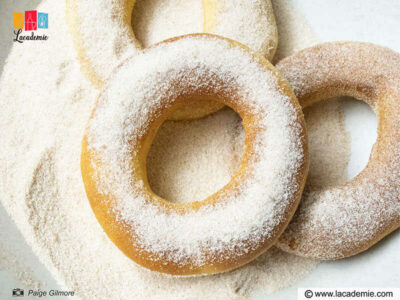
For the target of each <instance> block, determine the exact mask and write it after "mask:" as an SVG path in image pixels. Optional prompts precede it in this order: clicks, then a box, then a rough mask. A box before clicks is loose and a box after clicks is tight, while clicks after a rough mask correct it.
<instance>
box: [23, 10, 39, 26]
mask: <svg viewBox="0 0 400 300" xmlns="http://www.w3.org/2000/svg"><path fill="white" fill-rule="evenodd" d="M28 30H37V11H36V10H27V11H25V31H28Z"/></svg>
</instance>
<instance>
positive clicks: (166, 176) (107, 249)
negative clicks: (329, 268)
mask: <svg viewBox="0 0 400 300" xmlns="http://www.w3.org/2000/svg"><path fill="white" fill-rule="evenodd" d="M38 9H39V10H42V11H45V12H48V13H49V15H50V18H51V26H50V29H49V30H48V35H49V36H50V38H49V40H48V41H46V42H25V43H23V44H17V45H14V46H13V49H12V51H11V52H10V54H9V56H8V60H7V64H6V66H5V68H4V71H3V74H2V77H1V80H0V101H1V110H0V128H1V130H0V140H1V141H2V147H1V148H0V165H1V166H2V167H1V173H0V176H1V177H0V180H1V181H0V195H1V201H2V204H3V205H4V207H5V208H6V210H7V212H8V213H9V214H10V215H11V217H12V219H13V220H14V221H15V223H16V224H17V226H18V228H19V229H20V231H21V233H22V234H23V236H24V237H25V239H26V241H27V243H28V244H29V245H30V246H31V247H32V248H33V250H34V251H35V252H36V254H37V255H38V257H39V258H40V260H41V261H42V262H43V263H44V264H45V265H46V267H47V268H48V269H49V270H50V272H51V273H52V274H53V275H54V277H55V278H56V280H57V281H58V283H59V284H60V285H61V286H62V287H65V288H69V289H73V290H75V291H76V293H77V294H78V295H79V297H81V298H82V299H127V298H129V299H132V298H133V299H149V298H151V299H160V298H162V299H166V298H167V299H169V298H170V299H177V298H179V299H196V298H197V299H232V298H240V297H241V296H243V297H245V296H247V295H249V294H251V292H252V291H253V290H255V289H261V290H263V292H264V293H272V292H274V291H276V290H278V289H281V288H283V287H287V286H290V285H291V284H293V283H294V282H296V281H297V280H299V279H300V278H302V277H304V276H306V275H307V274H308V273H309V272H311V271H312V270H313V268H314V267H315V266H316V265H317V262H315V261H312V260H308V259H303V258H299V257H296V256H293V255H289V254H286V253H283V252H281V251H279V250H276V249H272V250H271V251H269V252H268V253H266V254H264V255H263V256H261V257H260V258H259V259H257V260H256V261H254V262H252V263H250V264H249V265H247V266H245V267H242V268H240V269H238V270H235V271H233V272H229V273H226V274H220V275H215V276H208V277H199V278H183V279H182V278H172V277H168V276H164V275H160V274H156V273H151V272H149V271H146V270H143V269H141V268H138V267H137V266H136V265H134V263H133V262H132V261H131V260H129V259H128V258H126V257H125V256H124V255H123V254H122V253H121V252H120V251H119V250H118V249H117V248H116V247H115V245H114V244H113V243H112V242H111V241H110V240H109V239H108V238H107V236H106V235H105V234H104V233H103V231H102V229H101V227H100V225H99V224H98V222H97V221H96V219H95V218H94V215H93V213H92V211H91V208H90V206H89V203H88V201H87V198H86V195H85V193H84V189H83V184H82V179H81V174H80V167H79V162H80V143H81V138H82V136H83V131H84V128H85V126H86V122H87V119H88V116H89V114H90V112H91V109H92V105H93V103H94V100H95V97H96V94H97V91H96V90H95V89H94V88H93V87H92V86H91V85H90V83H89V82H88V81H86V80H85V79H84V77H83V75H81V73H80V69H79V63H78V61H77V60H76V59H75V51H74V49H73V47H72V43H71V41H70V36H69V34H68V32H67V29H66V25H65V21H64V20H65V16H64V2H63V1H51V0H47V1H43V2H42V4H41V5H39V7H38ZM274 9H275V13H276V17H277V22H278V25H279V31H280V32H279V33H280V46H279V47H280V48H279V49H280V50H279V51H280V52H278V54H277V56H278V57H283V56H285V55H288V54H290V53H291V52H292V51H293V50H294V49H300V48H303V47H305V46H308V45H310V44H312V43H314V42H315V40H316V39H315V37H314V36H313V35H312V34H311V31H310V29H309V28H308V27H307V26H306V25H305V23H304V20H303V18H302V17H301V16H299V15H298V14H296V13H294V12H293V9H292V8H291V6H289V5H288V4H286V2H285V1H284V0H276V1H274ZM7 13H11V11H10V12H7ZM188 15H189V17H190V16H191V15H190V13H189V14H188ZM288 18H290V20H289V19H288ZM193 22H194V23H196V22H200V20H194V19H193ZM196 26H198V24H195V25H194V28H196ZM10 27H11V25H10ZM299 29H304V30H301V31H299ZM294 35H297V37H298V38H296V39H295V41H296V44H293V43H289V42H288V40H289V39H292V37H293V36H294ZM282 53H283V54H282ZM326 109H329V111H328V112H326V114H327V115H328V116H330V119H329V120H324V119H323V118H321V122H329V123H332V124H333V125H332V126H328V125H326V127H327V131H326V132H324V134H325V135H327V134H328V133H330V134H333V131H335V133H336V134H337V136H338V138H337V143H338V147H340V148H346V147H347V139H346V137H345V136H344V135H343V133H342V127H341V125H340V120H341V119H340V118H341V115H340V110H339V106H338V104H336V105H334V104H333V105H331V106H329V107H323V106H320V107H318V108H315V111H314V108H311V110H310V112H309V118H310V119H311V118H312V117H313V116H315V115H318V114H320V113H321V112H324V111H326ZM326 124H328V123H326ZM318 125H319V123H317V124H311V128H310V132H309V135H310V140H311V146H312V147H313V142H312V141H313V139H315V138H316V135H320V134H322V133H321V132H320V131H317V130H315V129H316V128H319V126H318ZM242 141H243V132H242V127H241V124H240V119H239V118H238V116H237V115H236V114H235V113H234V112H233V111H231V110H229V109H227V108H225V109H223V110H221V111H220V112H218V113H216V114H214V115H212V116H209V117H207V118H204V119H201V120H197V121H194V122H180V123H178V122H166V123H165V124H164V125H163V126H162V128H161V130H160V131H159V133H158V136H157V138H156V140H155V142H154V144H153V147H152V149H151V152H150V155H149V159H148V170H149V177H150V178H149V179H150V182H151V185H152V187H153V189H154V191H155V192H156V193H158V194H159V195H161V196H163V197H165V198H167V199H169V198H175V199H178V200H179V199H183V196H184V195H185V198H189V199H190V198H193V199H199V198H203V197H205V196H207V195H209V194H211V193H213V192H215V191H216V190H218V189H219V188H220V187H222V186H223V185H224V184H225V183H226V182H227V181H229V179H230V176H232V174H233V173H234V171H235V170H236V168H237V166H238V161H239V159H238V158H239V156H240V153H241V149H242V145H243V144H242ZM339 145H341V146H339ZM321 147H322V148H321ZM326 147H329V145H327V144H319V146H318V147H317V149H313V148H311V153H310V157H311V159H313V157H314V155H315V151H318V152H320V153H323V151H324V149H326ZM340 161H343V158H342V157H339V156H333V157H329V160H328V161H324V164H323V166H321V165H315V164H314V165H313V164H312V167H314V166H315V168H313V169H312V170H311V174H317V173H318V174H320V173H321V172H320V170H323V169H325V168H326V166H327V165H328V166H333V168H331V169H332V170H333V173H335V174H337V175H338V176H337V178H344V177H341V176H345V171H346V170H345V164H339V163H338V162H340ZM335 166H336V167H335ZM342 167H344V168H343V169H341V168H342ZM322 173H323V172H322ZM171 174H173V176H170V175H171ZM313 177H314V176H312V177H311V178H313ZM10 255H11V254H10V253H8V254H7V255H1V256H0V257H3V256H5V257H8V256H10ZM17 272H18V271H17Z"/></svg>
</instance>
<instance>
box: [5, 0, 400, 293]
mask: <svg viewBox="0 0 400 300" xmlns="http://www.w3.org/2000/svg"><path fill="white" fill-rule="evenodd" d="M292 2H293V4H294V6H295V7H296V8H297V9H298V10H299V11H300V12H302V13H303V14H304V15H305V17H306V19H307V20H308V21H309V23H310V24H311V25H312V27H313V29H314V30H315V32H316V34H317V35H318V37H319V38H320V40H321V41H332V40H359V41H369V42H373V43H377V44H381V45H385V46H388V47H390V48H392V49H394V50H397V51H400V36H399V34H398V30H399V28H400V1H398V0H381V1H375V0H352V1H348V0H324V1H320V0H293V1H292ZM21 3H22V4H21ZM27 3H30V1H21V2H16V3H15V4H13V7H14V6H15V7H16V8H15V10H16V11H18V7H19V6H21V7H23V8H22V9H25V8H26V7H25V6H26V5H27ZM17 6H18V7H17ZM32 7H34V6H32ZM1 9H2V10H3V7H2V8H1ZM1 17H2V19H1V21H0V25H1V28H0V33H1V38H0V44H1V48H0V63H1V64H2V63H3V60H4V59H5V57H6V53H7V52H8V51H9V48H10V45H11V44H10V42H9V40H10V35H9V30H11V22H12V17H11V16H8V15H7V16H6V17H7V18H3V14H2V16H1ZM344 109H345V119H346V129H347V130H349V131H350V134H351V150H352V156H351V160H350V163H349V169H348V174H349V177H350V178H351V177H354V176H355V175H356V174H357V173H358V172H359V171H361V170H362V168H363V167H364V166H365V164H366V162H367V161H368V156H369V152H370V149H371V146H372V144H373V142H374V141H375V139H376V117H375V115H374V114H373V112H372V111H371V110H370V109H369V108H368V107H367V106H366V105H365V104H363V103H360V102H357V101H354V100H351V101H348V102H346V104H345V105H344ZM0 218H1V222H0V226H1V227H3V226H4V227H3V228H7V231H8V232H9V233H10V236H12V238H10V239H8V242H9V244H10V247H11V249H15V252H16V255H17V258H19V259H21V260H24V261H23V262H21V263H23V264H26V265H27V268H31V269H34V270H35V274H36V276H37V278H40V279H41V280H42V281H43V282H44V285H45V286H46V288H47V287H48V288H57V286H55V285H56V283H55V282H54V281H53V280H52V279H51V276H50V275H49V273H48V272H47V270H46V269H45V268H44V267H43V266H42V265H41V264H40V263H39V262H38V261H37V259H36V257H35V255H34V254H33V253H32V252H31V251H30V249H29V248H28V247H27V246H26V244H24V241H23V238H22V237H20V236H19V235H18V231H17V230H16V228H15V226H14V225H13V224H12V223H11V221H10V220H9V219H8V218H7V216H5V215H4V211H3V209H2V208H1V209H0ZM2 241H4V237H3V239H2ZM399 249H400V232H399V231H397V232H394V233H392V234H391V235H390V236H389V237H387V238H385V239H384V240H383V241H382V242H380V243H378V245H376V246H374V247H373V248H372V249H370V250H369V251H367V252H365V253H363V254H360V255H357V256H355V257H352V258H348V259H343V260H340V261H335V262H326V263H321V264H320V265H319V266H318V267H317V269H316V270H315V271H314V272H313V273H312V274H311V275H310V276H308V277H307V278H305V279H304V280H302V281H301V282H299V283H298V284H297V285H295V286H292V287H290V288H288V289H285V290H282V291H280V292H278V293H276V294H274V295H271V296H268V297H265V296H263V295H257V297H256V298H257V299H278V300H279V299H285V300H286V299H296V298H297V288H298V287H400V256H399ZM0 268H1V266H0ZM16 284H18V283H17V282H16V280H15V278H14V276H13V274H12V273H11V272H8V271H7V270H5V269H4V268H1V269H0V286H1V287H7V288H6V289H4V288H3V289H0V298H1V299H8V298H9V295H10V291H9V287H14V286H15V285H16ZM15 287H17V286H15ZM10 298H11V297H10ZM24 299H26V297H25V298H24ZM52 299H54V298H52Z"/></svg>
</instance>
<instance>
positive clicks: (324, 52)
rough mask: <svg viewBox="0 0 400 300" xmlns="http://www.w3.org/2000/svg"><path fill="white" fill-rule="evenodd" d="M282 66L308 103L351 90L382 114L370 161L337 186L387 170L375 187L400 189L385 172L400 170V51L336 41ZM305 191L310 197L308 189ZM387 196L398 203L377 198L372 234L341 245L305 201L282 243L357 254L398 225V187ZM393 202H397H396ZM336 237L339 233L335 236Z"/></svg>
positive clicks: (317, 254) (323, 253)
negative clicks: (383, 183) (311, 218)
mask: <svg viewBox="0 0 400 300" xmlns="http://www.w3.org/2000/svg"><path fill="white" fill-rule="evenodd" d="M277 68H278V69H279V70H280V71H281V72H282V73H283V75H284V76H285V77H286V78H287V79H288V81H289V83H290V84H291V85H292V88H293V90H294V91H295V94H296V96H297V97H298V99H299V102H300V105H302V106H303V107H307V106H309V105H311V104H312V103H314V102H317V101H320V100H322V99H328V98H332V97H337V96H352V97H354V98H357V99H360V100H363V101H365V102H366V103H368V104H369V105H370V106H371V107H372V108H373V109H374V110H375V112H376V113H377V114H378V116H379V126H378V137H377V141H376V144H375V145H374V148H373V150H372V152H371V156H370V160H369V162H368V165H367V167H366V168H365V169H364V170H363V171H362V172H361V173H360V174H359V175H358V176H357V177H355V178H354V179H353V180H351V181H349V182H348V183H346V184H345V185H342V186H338V187H333V188H335V189H336V188H337V189H346V190H350V189H352V188H355V187H357V186H361V185H362V184H365V183H364V182H365V180H370V181H371V184H375V183H376V182H377V179H375V177H379V176H384V177H385V176H386V175H387V177H388V178H385V180H386V182H388V183H389V184H388V185H389V186H388V187H386V188H385V190H383V188H382V190H380V189H379V188H377V189H376V193H378V194H379V193H384V192H385V191H393V190H395V189H396V188H397V190H398V191H400V188H399V186H400V178H399V176H397V175H395V176H392V177H393V178H391V177H390V176H389V175H391V174H385V169H384V168H387V170H388V171H387V172H394V173H395V172H396V171H395V168H396V166H398V165H399V162H400V157H399V154H398V151H397V153H396V151H394V150H396V149H398V147H399V146H400V55H399V54H397V53H395V52H393V51H392V50H390V49H387V48H384V47H379V46H376V45H373V44H369V43H358V42H332V43H324V44H321V45H317V46H314V47H311V48H308V49H305V50H303V51H300V52H298V53H296V54H294V55H292V56H291V57H288V58H286V59H284V60H282V61H281V62H279V63H278V65H277ZM393 164H394V167H393V166H392V165H393ZM385 166H386V167H385ZM390 170H392V171H390ZM398 170H399V169H398ZM398 172H399V171H397V173H398ZM368 182H369V181H368ZM377 186H379V185H377ZM333 188H329V189H333ZM305 197H308V194H307V193H305ZM304 199H305V198H303V201H304ZM382 199H383V195H382ZM385 199H386V198H385ZM388 199H391V200H392V202H391V203H392V204H391V205H392V206H393V207H385V205H384V204H379V203H378V202H377V203H378V204H376V205H377V210H378V211H377V212H376V214H373V213H374V212H371V214H373V216H372V218H373V220H371V222H376V224H377V225H376V228H375V229H374V230H372V231H371V232H368V234H370V235H369V237H367V238H365V234H364V235H363V238H362V239H361V238H360V240H357V237H355V236H353V240H344V241H342V243H341V245H337V244H335V242H334V241H333V240H332V239H333V238H335V236H336V235H335V233H334V232H333V231H334V230H336V229H334V228H331V230H332V232H330V229H329V228H324V224H311V223H310V222H309V221H308V217H307V216H308V214H307V213H308V212H307V208H305V207H304V206H303V205H302V204H301V205H300V207H299V210H298V212H297V213H296V215H295V216H294V218H293V220H292V223H291V224H290V225H289V226H288V228H287V230H286V231H285V232H284V233H283V234H282V236H281V237H280V239H279V241H278V243H277V246H278V247H279V248H280V249H282V250H284V251H287V252H290V253H293V254H296V255H300V256H303V257H309V258H316V259H322V260H332V259H340V258H345V257H349V256H352V255H355V254H358V253H360V252H362V251H365V250H367V249H368V248H370V247H371V246H373V245H374V244H376V243H377V242H378V241H379V240H381V239H382V238H384V237H385V236H386V235H388V234H390V233H391V232H392V231H394V230H396V229H397V228H399V226H400V211H398V208H399V207H400V195H396V194H395V193H393V195H392V197H391V198H390V196H389V198H388ZM362 200H363V199H359V201H362ZM349 201H351V200H350V199H349ZM393 203H397V206H396V204H393ZM373 205H375V204H373ZM379 205H381V206H379ZM387 205H389V204H387ZM391 212H392V214H390V213H391ZM338 218H339V216H338ZM354 218H356V216H354ZM305 224H307V225H305ZM374 224H375V223H374ZM304 226H307V227H304ZM305 228H306V229H307V230H306V229H305ZM357 229H358V230H359V231H362V230H363V228H357ZM322 230H324V231H323V233H322ZM336 239H340V237H339V236H336Z"/></svg>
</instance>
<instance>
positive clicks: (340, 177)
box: [304, 97, 377, 189]
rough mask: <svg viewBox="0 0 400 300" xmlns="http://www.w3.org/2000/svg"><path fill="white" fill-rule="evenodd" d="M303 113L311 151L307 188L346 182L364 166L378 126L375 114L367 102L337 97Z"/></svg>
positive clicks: (319, 103)
mask: <svg viewBox="0 0 400 300" xmlns="http://www.w3.org/2000/svg"><path fill="white" fill-rule="evenodd" d="M304 115H305V119H306V123H307V130H308V138H309V151H310V171H309V175H308V178H307V185H308V187H310V188H311V189H321V188H326V187H330V186H335V185H340V184H344V183H346V182H347V181H348V180H350V179H352V178H353V177H355V176H356V175H357V174H358V173H359V172H360V171H362V170H363V169H364V167H365V166H366V165H367V163H368V159H369V155H370V152H371V148H372V146H373V144H374V142H375V140H376V128H377V118H376V115H375V114H374V112H373V111H372V109H371V108H370V106H369V105H368V104H366V103H365V102H363V101H359V100H357V99H355V98H352V97H337V98H332V99H327V100H323V101H319V102H317V103H315V104H313V105H312V106H310V107H307V108H305V109H304Z"/></svg>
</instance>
